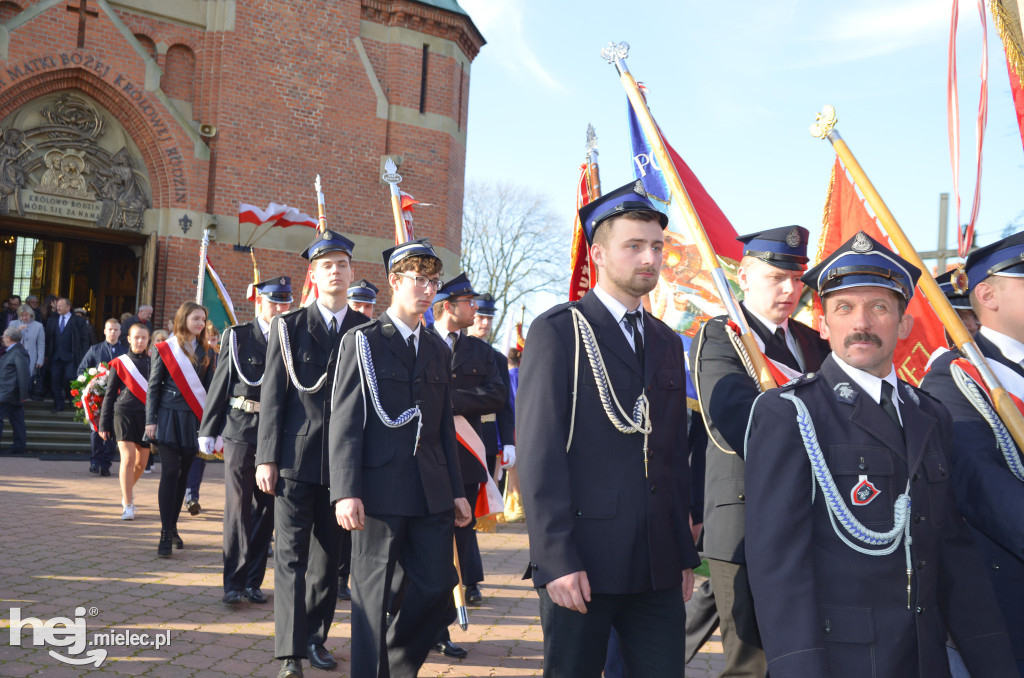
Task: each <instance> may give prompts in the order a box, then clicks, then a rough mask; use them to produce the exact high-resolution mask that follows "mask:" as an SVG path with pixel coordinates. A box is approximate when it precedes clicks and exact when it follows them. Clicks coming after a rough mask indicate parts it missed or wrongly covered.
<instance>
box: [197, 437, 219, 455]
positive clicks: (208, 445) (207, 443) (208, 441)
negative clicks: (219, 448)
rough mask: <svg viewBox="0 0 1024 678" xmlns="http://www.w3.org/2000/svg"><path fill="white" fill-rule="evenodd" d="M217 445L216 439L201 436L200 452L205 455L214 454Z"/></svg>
mask: <svg viewBox="0 0 1024 678" xmlns="http://www.w3.org/2000/svg"><path fill="white" fill-rule="evenodd" d="M216 444H217V439H216V438H207V437H206V436H199V451H200V452H202V453H203V454H213V450H214V447H215V445H216Z"/></svg>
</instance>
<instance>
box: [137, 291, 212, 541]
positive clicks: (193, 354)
mask: <svg viewBox="0 0 1024 678" xmlns="http://www.w3.org/2000/svg"><path fill="white" fill-rule="evenodd" d="M207 316H208V313H207V310H206V308H205V307H203V306H200V305H199V304H197V303H195V302H192V301H186V302H185V303H184V304H182V305H181V307H180V308H179V309H178V311H177V313H175V314H174V331H173V334H172V335H171V336H170V337H168V339H167V341H165V342H161V343H160V344H157V354H156V355H155V356H153V360H152V366H151V368H150V373H149V393H148V395H147V398H146V436H147V437H148V438H149V439H150V440H152V441H153V443H154V445H155V446H156V449H157V451H158V452H159V454H160V489H159V490H158V491H157V499H158V502H159V504H160V544H159V545H158V546H157V555H158V556H160V557H162V558H167V557H169V556H170V555H171V547H172V545H173V547H174V548H177V549H181V548H185V544H184V542H183V541H182V539H181V537H180V536H178V516H179V514H180V513H181V506H182V502H183V501H184V499H185V484H186V482H187V481H188V471H189V468H190V467H191V466H192V460H193V459H195V456H196V453H197V452H198V451H199V420H200V419H201V417H202V407H201V405H199V403H200V402H201V401H202V400H205V398H206V389H208V388H209V387H210V382H211V381H212V380H213V369H214V363H215V362H216V356H215V355H214V354H213V352H212V351H210V350H209V349H208V348H207V346H206V342H204V341H203V334H204V333H205V331H206V318H207ZM200 391H201V392H202V393H201V394H200V393H199V392H200ZM197 395H201V396H202V398H201V399H197Z"/></svg>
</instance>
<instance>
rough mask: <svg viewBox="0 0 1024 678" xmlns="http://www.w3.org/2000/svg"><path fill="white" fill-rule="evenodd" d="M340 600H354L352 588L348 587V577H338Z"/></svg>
mask: <svg viewBox="0 0 1024 678" xmlns="http://www.w3.org/2000/svg"><path fill="white" fill-rule="evenodd" d="M338 600H352V590H351V589H349V587H348V577H338Z"/></svg>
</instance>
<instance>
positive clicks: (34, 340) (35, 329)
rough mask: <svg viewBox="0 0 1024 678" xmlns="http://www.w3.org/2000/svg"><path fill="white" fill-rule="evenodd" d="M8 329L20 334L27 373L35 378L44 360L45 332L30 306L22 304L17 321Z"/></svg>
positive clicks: (11, 323) (13, 321)
mask: <svg viewBox="0 0 1024 678" xmlns="http://www.w3.org/2000/svg"><path fill="white" fill-rule="evenodd" d="M8 327H15V328H17V329H18V331H19V332H21V345H22V346H24V347H25V350H26V351H28V371H29V373H30V376H31V377H33V378H35V377H37V376H38V374H37V373H38V372H39V370H41V369H42V367H43V360H45V359H46V337H45V335H46V331H45V330H44V329H43V325H42V323H40V322H39V321H38V320H36V315H35V313H33V312H32V307H31V306H29V305H28V304H22V305H21V307H20V308H19V309H18V319H17V320H12V321H11V322H10V323H9V324H8ZM30 390H31V389H30Z"/></svg>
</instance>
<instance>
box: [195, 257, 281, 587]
mask: <svg viewBox="0 0 1024 678" xmlns="http://www.w3.org/2000/svg"><path fill="white" fill-rule="evenodd" d="M253 287H255V288H256V295H257V296H256V317H255V318H254V319H253V320H252V322H249V323H246V324H244V325H235V326H234V327H229V328H228V329H227V330H225V331H224V336H223V338H222V339H221V342H220V346H221V348H220V359H219V360H218V361H217V371H216V372H214V374H213V383H212V384H211V385H210V392H209V394H208V395H207V397H206V407H205V408H204V409H203V421H202V423H201V424H200V425H199V436H200V437H199V449H200V451H202V452H207V453H210V452H213V450H214V448H215V447H216V441H217V438H218V437H222V438H223V440H224V598H223V601H224V602H225V603H227V604H229V605H231V604H235V603H240V602H242V600H243V599H245V600H248V601H250V602H253V603H265V602H267V597H266V595H264V593H263V591H261V590H260V587H261V586H262V585H263V577H264V575H265V574H266V572H267V553H268V552H269V547H270V536H271V534H273V531H274V498H273V497H272V496H270V495H269V494H267V493H265V492H257V491H256V441H257V433H258V429H259V421H260V409H261V405H260V395H261V390H262V386H263V380H264V372H265V370H266V361H267V339H268V338H269V336H270V323H271V322H273V320H274V318H276V317H277V316H279V315H281V314H282V313H285V312H286V311H287V310H288V307H289V306H291V304H292V285H291V278H289V277H288V276H286V275H283V276H280V277H276V278H270V279H268V280H263V281H261V282H258V283H256V284H255V285H253Z"/></svg>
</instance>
